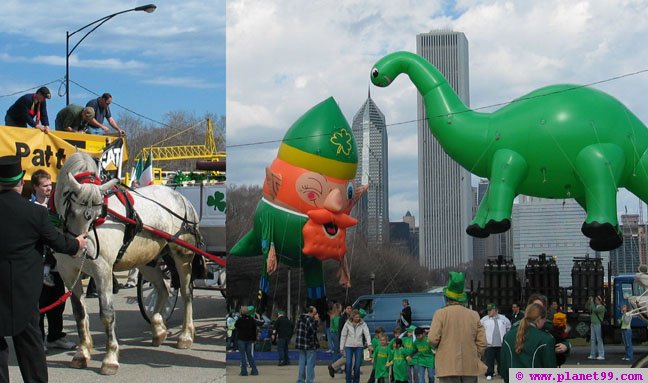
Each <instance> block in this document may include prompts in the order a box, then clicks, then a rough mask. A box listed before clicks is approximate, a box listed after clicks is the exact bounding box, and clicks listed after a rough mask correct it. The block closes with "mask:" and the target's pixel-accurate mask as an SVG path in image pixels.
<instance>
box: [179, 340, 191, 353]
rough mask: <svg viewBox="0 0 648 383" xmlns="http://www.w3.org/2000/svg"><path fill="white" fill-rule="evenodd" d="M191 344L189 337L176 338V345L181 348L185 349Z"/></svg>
mask: <svg viewBox="0 0 648 383" xmlns="http://www.w3.org/2000/svg"><path fill="white" fill-rule="evenodd" d="M192 344H193V340H191V339H178V344H177V347H178V348H179V349H181V350H187V349H189V348H191V345H192Z"/></svg>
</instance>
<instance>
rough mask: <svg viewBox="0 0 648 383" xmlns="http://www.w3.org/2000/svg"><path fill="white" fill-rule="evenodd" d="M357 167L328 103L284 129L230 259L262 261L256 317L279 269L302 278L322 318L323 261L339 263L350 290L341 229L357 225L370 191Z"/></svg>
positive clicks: (352, 146) (349, 135)
mask: <svg viewBox="0 0 648 383" xmlns="http://www.w3.org/2000/svg"><path fill="white" fill-rule="evenodd" d="M357 165H358V157H357V148H356V143H355V139H354V138H353V132H352V130H351V128H350V127H349V123H348V122H347V120H346V119H345V118H344V115H343V114H342V111H341V110H340V108H339V107H338V105H337V103H336V102H335V100H334V99H333V98H332V97H331V98H328V99H326V100H325V101H323V102H321V103H319V104H318V105H316V106H314V107H313V108H311V109H310V110H309V111H307V112H306V113H305V114H304V115H303V116H302V117H300V118H299V119H298V120H297V121H296V122H295V123H294V124H293V125H292V126H291V127H290V129H288V132H287V133H286V135H285V137H284V139H283V141H282V143H281V146H280V147H279V152H278V154H277V158H275V160H274V161H273V162H272V164H271V165H270V166H269V167H267V168H266V178H265V182H264V184H263V198H261V200H260V201H259V203H258V205H257V208H256V212H255V214H254V227H253V228H252V230H250V231H249V232H248V233H247V234H245V236H244V237H243V238H242V239H241V240H240V241H238V242H237V243H236V245H234V247H233V248H232V250H231V252H230V254H232V255H235V256H256V255H263V256H264V257H265V262H264V264H263V271H262V274H261V281H260V283H259V299H260V302H259V306H260V310H261V311H263V309H264V307H265V304H266V301H267V293H268V291H269V289H270V281H269V278H268V277H269V275H270V274H272V273H273V272H274V271H275V270H276V269H277V262H281V263H283V264H285V265H288V266H290V267H301V268H302V269H303V270H304V278H305V282H306V287H307V292H308V300H309V304H311V305H316V306H317V307H318V309H320V310H321V309H322V308H323V309H324V310H326V306H325V302H326V290H325V287H324V275H323V271H322V261H324V260H327V259H333V260H336V261H338V262H339V263H340V268H339V270H338V277H339V281H340V284H341V285H342V286H345V287H346V286H350V283H351V281H350V275H349V270H348V267H347V263H346V259H345V257H344V256H345V254H346V228H348V227H350V226H353V225H355V224H356V223H357V221H356V220H355V219H354V218H352V217H350V216H349V213H350V212H351V208H352V207H353V205H354V204H355V202H356V201H357V200H358V199H359V198H360V196H361V195H362V193H364V192H365V191H366V190H367V187H366V186H360V187H357V188H356V187H355V186H354V184H353V179H354V178H355V174H356V169H357Z"/></svg>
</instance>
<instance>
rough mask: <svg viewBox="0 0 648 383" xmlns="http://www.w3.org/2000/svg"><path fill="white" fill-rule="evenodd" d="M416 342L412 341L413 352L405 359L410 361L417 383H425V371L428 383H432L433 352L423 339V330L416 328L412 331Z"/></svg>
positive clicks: (428, 343)
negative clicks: (414, 370)
mask: <svg viewBox="0 0 648 383" xmlns="http://www.w3.org/2000/svg"><path fill="white" fill-rule="evenodd" d="M414 335H415V336H416V340H415V341H414V352H413V353H412V355H410V356H408V357H407V358H408V359H409V360H411V361H412V364H413V365H414V368H415V369H416V376H417V377H418V379H417V382H418V383H425V375H426V373H425V372H426V370H427V376H428V382H429V383H434V350H433V349H432V346H431V345H430V342H428V340H427V339H425V329H423V328H421V327H418V328H417V329H416V330H415V331H414Z"/></svg>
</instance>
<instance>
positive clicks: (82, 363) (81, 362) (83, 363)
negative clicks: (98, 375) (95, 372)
mask: <svg viewBox="0 0 648 383" xmlns="http://www.w3.org/2000/svg"><path fill="white" fill-rule="evenodd" d="M70 367H72V368H86V367H88V359H86V358H73V359H72V362H70Z"/></svg>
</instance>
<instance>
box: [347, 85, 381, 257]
mask: <svg viewBox="0 0 648 383" xmlns="http://www.w3.org/2000/svg"><path fill="white" fill-rule="evenodd" d="M352 129H353V135H354V137H355V140H356V144H357V146H358V172H357V174H356V179H355V181H356V184H361V185H369V189H368V190H367V192H366V193H365V194H364V195H363V196H362V197H361V198H360V200H359V201H358V203H357V204H356V206H355V208H354V209H355V213H354V215H355V216H356V217H357V218H358V221H359V223H358V227H357V228H356V233H358V234H361V235H363V236H364V238H365V239H366V240H367V244H368V245H369V246H372V245H373V246H377V245H384V244H388V243H389V182H388V179H389V178H388V176H389V172H388V166H387V162H388V157H387V127H386V125H385V115H383V113H382V112H381V111H380V109H378V106H376V103H375V102H374V101H373V100H372V99H371V93H369V94H368V95H367V100H366V101H365V102H364V104H363V105H362V107H361V108H360V110H358V112H357V113H356V114H355V116H354V117H353V125H352Z"/></svg>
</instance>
